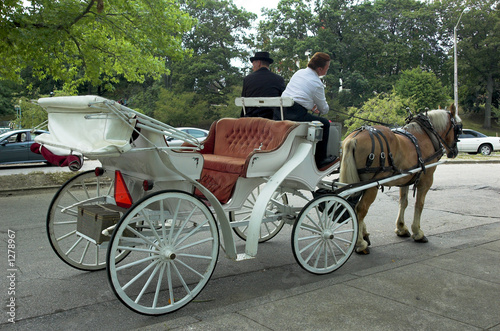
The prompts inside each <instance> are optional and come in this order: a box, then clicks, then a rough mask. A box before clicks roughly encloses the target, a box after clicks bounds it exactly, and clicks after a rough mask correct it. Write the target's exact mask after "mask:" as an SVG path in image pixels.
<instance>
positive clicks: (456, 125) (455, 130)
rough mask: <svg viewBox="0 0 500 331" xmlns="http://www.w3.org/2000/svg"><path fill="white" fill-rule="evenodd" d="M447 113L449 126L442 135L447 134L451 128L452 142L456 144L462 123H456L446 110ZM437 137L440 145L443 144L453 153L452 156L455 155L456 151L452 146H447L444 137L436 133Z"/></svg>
mask: <svg viewBox="0 0 500 331" xmlns="http://www.w3.org/2000/svg"><path fill="white" fill-rule="evenodd" d="M447 113H448V115H449V116H450V123H451V125H450V127H449V128H448V131H446V134H445V135H444V136H445V137H446V136H448V134H449V133H450V131H451V129H453V135H454V137H453V138H454V139H453V144H454V145H455V146H456V145H457V143H458V142H459V141H460V140H459V139H458V137H459V135H460V134H461V133H462V128H463V125H462V123H457V121H456V120H455V117H454V116H452V115H451V112H449V111H448V112H447ZM437 137H438V138H439V140H440V142H441V144H442V145H444V146H445V147H446V149H448V150H449V151H451V152H452V153H453V157H455V156H457V153H458V152H455V151H454V150H453V149H452V147H450V146H448V144H447V143H446V141H444V139H443V138H442V137H441V136H440V135H437Z"/></svg>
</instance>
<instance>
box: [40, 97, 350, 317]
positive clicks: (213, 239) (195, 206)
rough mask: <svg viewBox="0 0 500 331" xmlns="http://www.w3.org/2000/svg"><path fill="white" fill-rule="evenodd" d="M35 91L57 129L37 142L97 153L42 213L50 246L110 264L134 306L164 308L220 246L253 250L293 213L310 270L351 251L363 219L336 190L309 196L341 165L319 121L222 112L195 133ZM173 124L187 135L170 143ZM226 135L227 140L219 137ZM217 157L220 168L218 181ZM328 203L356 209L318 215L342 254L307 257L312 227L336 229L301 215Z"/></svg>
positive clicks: (201, 276) (85, 261)
mask: <svg viewBox="0 0 500 331" xmlns="http://www.w3.org/2000/svg"><path fill="white" fill-rule="evenodd" d="M38 103H39V104H40V105H41V106H42V107H44V108H45V109H46V110H47V112H48V117H49V122H48V127H49V132H50V133H49V134H45V135H41V136H39V137H37V139H36V142H37V143H38V144H40V146H41V147H40V149H42V148H46V149H47V150H49V151H50V152H51V153H54V154H58V155H59V156H64V155H67V156H75V155H76V156H78V157H81V158H83V157H85V158H89V159H97V160H99V161H100V162H101V164H102V167H100V168H96V169H95V171H89V172H84V173H81V174H78V175H76V176H75V177H74V178H73V179H70V180H69V181H68V182H67V183H65V184H64V185H63V186H62V187H61V188H60V189H59V191H58V192H57V193H56V195H55V196H54V198H53V200H52V202H51V204H50V206H49V211H48V214H47V232H48V237H49V241H50V243H51V245H52V248H53V249H54V251H55V252H56V253H57V254H58V256H59V257H60V258H61V259H62V260H63V261H64V262H66V263H67V264H68V265H70V266H72V267H74V268H77V269H81V270H100V269H104V268H106V269H107V273H108V278H109V280H110V284H111V287H112V288H113V290H114V292H115V294H116V295H117V297H118V298H119V299H120V300H121V301H122V302H123V303H124V304H125V305H126V306H127V307H129V308H130V309H132V310H134V311H136V312H139V313H143V314H150V315H158V314H164V313H169V312H172V311H175V310H177V309H179V308H181V307H183V306H184V305H186V304H187V303H188V302H190V301H191V300H193V299H194V297H196V295H197V294H198V293H199V292H200V291H201V290H202V289H203V287H204V286H205V285H206V283H207V281H208V280H209V279H210V277H211V275H212V272H213V270H214V268H215V264H216V261H217V259H218V253H219V246H222V247H223V249H224V252H225V255H226V257H227V258H230V259H232V260H235V261H244V260H247V259H251V258H254V257H255V256H256V255H257V247H258V244H259V243H260V242H264V241H267V240H269V239H271V238H272V237H274V236H275V235H276V234H277V233H278V232H279V231H280V229H281V228H282V227H283V225H284V224H286V223H289V224H293V226H294V231H293V235H292V241H294V242H295V244H294V248H293V249H294V254H295V256H296V260H297V261H298V262H299V264H300V265H301V266H302V267H303V268H304V269H306V270H308V271H310V272H313V273H318V274H323V273H328V272H332V271H334V270H336V269H337V268H339V267H340V266H342V265H343V264H344V263H345V261H346V260H347V259H348V257H349V256H350V254H351V253H352V251H353V245H354V242H355V240H356V239H355V236H356V232H357V230H356V229H355V227H356V222H355V215H354V212H353V210H352V208H351V207H350V205H349V204H348V203H347V202H345V201H344V200H343V199H341V198H338V197H336V196H333V195H332V196H330V197H326V198H323V200H321V201H319V202H316V201H315V200H316V199H312V198H311V197H310V196H309V192H310V191H314V190H315V189H316V188H317V187H321V186H325V185H331V184H325V183H326V182H327V181H325V178H326V177H327V176H328V175H329V174H330V173H332V172H333V171H335V170H336V169H338V167H339V164H338V162H337V163H334V164H332V165H330V166H329V167H327V168H326V169H321V170H319V169H317V168H316V166H315V162H314V149H315V144H316V142H317V140H318V137H320V136H321V134H320V130H321V126H320V124H319V123H315V122H312V123H294V122H288V121H283V122H277V121H271V120H267V119H261V118H258V119H248V118H241V119H221V120H219V121H217V122H216V123H214V125H213V128H211V130H210V134H209V137H207V140H206V141H205V143H204V144H200V143H199V142H198V141H197V140H196V139H194V138H193V137H191V136H189V135H187V134H185V133H183V132H181V131H179V130H176V129H175V128H173V127H171V126H169V125H167V124H164V123H161V122H158V121H156V120H154V119H152V118H150V117H148V116H145V115H143V114H140V113H138V112H136V111H134V110H132V109H130V108H127V107H125V106H123V105H120V104H118V103H116V102H114V101H111V100H107V99H104V98H101V97H96V96H78V97H55V98H43V99H40V100H39V101H38ZM266 132H267V133H266ZM239 135H243V136H239ZM166 136H167V137H174V138H175V139H181V140H184V141H185V143H184V144H183V145H182V146H181V147H170V146H168V143H167V142H166V139H165V137H166ZM231 137H232V138H231ZM210 139H212V141H211V142H210ZM228 141H231V142H232V145H231V146H225V147H224V146H222V147H221V144H222V145H223V144H224V143H225V142H226V143H227V142H228ZM337 143H339V142H338V141H337ZM230 148H233V150H232V151H231V152H229V153H228V152H227V150H228V149H230ZM243 151H245V152H243ZM207 169H208V170H210V171H212V172H211V173H209V175H207ZM214 169H215V170H216V171H218V172H221V173H222V175H221V176H219V177H220V181H219V182H217V181H216V180H217V178H216V177H217V176H213V175H212V174H213V171H214ZM235 169H236V170H235ZM235 175H236V176H235ZM206 178H208V179H209V180H206ZM228 178H232V179H231V181H232V184H231V185H232V186H230V187H229V188H225V190H226V191H229V192H230V194H229V196H227V195H226V196H225V197H221V195H220V194H219V192H217V188H215V189H214V185H215V184H216V185H215V186H221V185H225V184H226V183H225V182H226V181H228ZM300 192H306V193H307V194H304V193H300ZM294 196H296V197H298V200H299V202H296V200H297V199H295V197H294ZM311 199H312V201H309V200H311ZM311 202H315V203H311ZM321 204H322V205H327V206H330V207H329V208H328V210H327V211H328V212H331V213H333V214H335V213H338V211H337V209H338V210H340V211H342V213H344V214H345V215H349V217H348V220H347V221H345V220H342V221H339V220H340V216H338V215H337V216H335V218H336V220H335V221H334V222H331V224H328V225H327V224H326V221H325V220H319V224H321V222H325V224H324V227H325V231H331V232H332V233H333V232H334V230H332V227H333V226H335V224H337V225H338V223H340V225H338V228H339V229H338V230H339V232H340V233H342V235H339V238H338V240H341V244H340V245H341V247H339V248H340V249H337V248H331V249H330V251H329V253H330V252H331V253H333V251H334V250H335V251H336V253H334V254H337V256H335V257H332V256H328V253H326V251H325V254H323V252H324V250H321V253H320V254H319V255H317V257H315V259H314V260H311V256H312V255H314V254H315V248H314V246H312V248H311V247H310V246H311V245H309V244H308V243H306V242H308V241H309V240H310V239H309V238H308V237H310V233H311V231H312V232H313V233H314V234H315V236H323V237H325V238H326V239H322V240H331V241H332V239H331V238H329V237H328V238H327V237H326V236H325V235H324V234H322V233H321V232H322V231H323V230H321V229H319V230H318V229H314V230H311V228H312V227H315V226H318V225H317V223H315V224H314V225H311V224H309V225H305V223H307V222H309V219H316V218H317V217H318V215H317V214H318V213H317V208H318V206H320V205H321ZM334 209H335V210H336V211H333V210H334ZM313 213H314V214H316V215H315V216H313V217H311V216H310V215H311V214H313ZM325 213H326V211H325ZM332 217H333V216H332ZM344 228H348V230H347V231H342V230H341V229H344ZM318 232H319V233H318ZM234 234H236V235H237V236H238V237H240V238H242V239H244V240H246V244H245V248H244V252H237V251H236V246H235V238H234ZM219 236H220V239H219ZM332 236H333V234H332ZM342 237H344V238H342ZM332 238H333V237H332ZM335 240H337V238H335ZM304 245H306V246H307V245H308V247H304ZM337 245H338V244H337ZM332 247H333V246H332ZM311 250H313V251H312V253H311ZM316 254H317V253H316ZM315 256H316V255H315ZM125 258H126V259H125ZM129 260H130V262H128V261H129ZM319 261H321V263H320V264H319V265H318V262H319Z"/></svg>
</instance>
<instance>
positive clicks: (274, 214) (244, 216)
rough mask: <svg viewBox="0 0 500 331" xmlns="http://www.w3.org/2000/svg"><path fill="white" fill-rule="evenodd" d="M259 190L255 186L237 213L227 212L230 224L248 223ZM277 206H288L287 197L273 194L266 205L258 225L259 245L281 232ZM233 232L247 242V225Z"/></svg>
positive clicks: (282, 220)
mask: <svg viewBox="0 0 500 331" xmlns="http://www.w3.org/2000/svg"><path fill="white" fill-rule="evenodd" d="M260 188H261V187H260V186H257V187H256V188H255V189H254V190H253V191H252V193H250V195H249V196H248V197H247V199H246V201H245V203H244V204H243V207H242V208H241V209H240V210H239V211H236V212H235V211H231V212H229V220H230V221H231V222H235V221H248V220H249V219H250V215H251V214H252V210H253V208H254V206H255V201H256V200H257V197H258V196H259V194H260ZM279 205H288V197H287V195H286V194H285V193H279V192H274V194H273V196H272V197H271V200H270V201H269V202H268V203H267V208H266V214H265V215H264V219H263V220H262V223H261V225H260V237H259V242H260V243H261V242H264V241H268V240H270V239H272V238H274V237H275V236H276V235H277V234H278V232H280V231H281V229H282V228H283V225H285V221H284V219H283V215H282V211H280V208H279ZM280 214H281V215H280ZM233 231H234V233H236V235H238V237H240V238H241V239H243V240H247V232H248V225H244V226H238V227H235V228H233Z"/></svg>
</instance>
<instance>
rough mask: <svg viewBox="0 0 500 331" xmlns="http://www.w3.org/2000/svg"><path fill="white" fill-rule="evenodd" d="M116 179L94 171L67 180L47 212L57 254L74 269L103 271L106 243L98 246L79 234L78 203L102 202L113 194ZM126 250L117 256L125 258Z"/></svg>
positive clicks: (49, 230)
mask: <svg viewBox="0 0 500 331" xmlns="http://www.w3.org/2000/svg"><path fill="white" fill-rule="evenodd" d="M113 185H114V182H113V179H112V178H110V177H108V176H106V175H105V174H104V175H102V176H99V177H96V175H95V172H94V171H93V170H91V171H86V172H83V173H81V174H79V175H76V176H75V177H73V178H71V179H70V180H68V181H67V182H66V183H64V185H63V186H61V188H60V189H59V191H57V193H56V195H55V196H54V198H52V202H51V203H50V207H49V211H48V213H47V235H48V237H49V242H50V245H51V246H52V248H53V249H54V251H55V252H56V254H57V255H58V256H59V257H60V258H61V260H63V261H64V262H66V263H67V264H68V265H70V266H72V267H73V268H76V269H80V270H88V271H93V270H101V269H104V268H106V246H107V242H104V243H102V244H101V245H96V244H94V243H93V242H91V241H89V240H87V239H85V238H83V237H81V236H79V235H77V234H76V223H77V215H78V205H84V204H102V203H104V199H105V198H106V197H107V196H113ZM125 255H126V252H123V254H121V255H119V256H117V258H118V259H122V258H124V257H125Z"/></svg>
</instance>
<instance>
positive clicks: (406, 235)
mask: <svg viewBox="0 0 500 331" xmlns="http://www.w3.org/2000/svg"><path fill="white" fill-rule="evenodd" d="M396 234H397V235H398V237H404V238H408V237H411V234H410V233H409V232H405V233H397V232H396Z"/></svg>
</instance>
